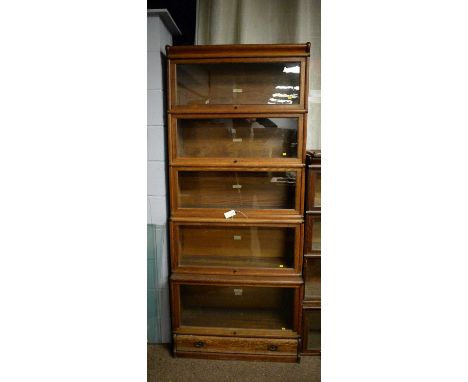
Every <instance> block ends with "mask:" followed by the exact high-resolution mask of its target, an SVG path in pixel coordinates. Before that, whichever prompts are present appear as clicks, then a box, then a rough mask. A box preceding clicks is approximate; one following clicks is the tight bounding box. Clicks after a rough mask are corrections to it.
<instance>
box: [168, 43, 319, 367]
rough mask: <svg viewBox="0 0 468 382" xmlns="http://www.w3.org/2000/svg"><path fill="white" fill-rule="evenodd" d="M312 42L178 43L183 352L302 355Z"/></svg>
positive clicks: (172, 99)
mask: <svg viewBox="0 0 468 382" xmlns="http://www.w3.org/2000/svg"><path fill="white" fill-rule="evenodd" d="M309 51H310V44H291V45H210V46H174V47H167V56H168V125H169V132H168V138H169V165H170V171H169V178H170V207H171V218H170V238H171V241H170V248H171V249H170V252H171V279H170V282H171V315H172V330H173V337H174V344H173V346H174V348H173V349H174V355H175V356H178V357H199V358H217V359H251V360H270V361H284V362H288V361H289V362H294V361H297V360H298V357H299V354H300V352H301V349H302V344H301V333H302V302H303V297H304V281H303V278H302V267H303V242H304V240H303V237H304V187H305V159H306V151H305V138H306V137H305V135H306V121H307V88H308V86H307V85H308V60H309ZM225 214H226V215H225Z"/></svg>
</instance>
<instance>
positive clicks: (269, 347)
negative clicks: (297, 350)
mask: <svg viewBox="0 0 468 382" xmlns="http://www.w3.org/2000/svg"><path fill="white" fill-rule="evenodd" d="M268 350H269V351H277V350H278V346H276V345H268Z"/></svg>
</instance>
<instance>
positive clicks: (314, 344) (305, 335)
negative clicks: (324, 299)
mask: <svg viewBox="0 0 468 382" xmlns="http://www.w3.org/2000/svg"><path fill="white" fill-rule="evenodd" d="M321 181H322V178H321V153H320V151H310V152H308V153H307V183H306V212H305V239H304V261H303V266H304V268H303V274H304V282H305V285H304V301H303V305H302V309H303V310H302V320H303V325H302V340H303V342H302V354H305V355H306V354H309V355H319V354H320V334H321V317H320V302H321V294H320V293H321V286H320V284H321V245H320V243H321V239H320V237H321V203H320V199H321V198H320V193H321Z"/></svg>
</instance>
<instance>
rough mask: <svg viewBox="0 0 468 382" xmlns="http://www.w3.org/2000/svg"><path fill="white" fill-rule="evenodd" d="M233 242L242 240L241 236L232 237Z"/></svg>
mask: <svg viewBox="0 0 468 382" xmlns="http://www.w3.org/2000/svg"><path fill="white" fill-rule="evenodd" d="M234 240H242V236H241V235H234Z"/></svg>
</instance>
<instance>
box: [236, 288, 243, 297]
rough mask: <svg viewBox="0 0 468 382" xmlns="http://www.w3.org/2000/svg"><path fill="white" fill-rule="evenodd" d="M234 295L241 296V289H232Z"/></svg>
mask: <svg viewBox="0 0 468 382" xmlns="http://www.w3.org/2000/svg"><path fill="white" fill-rule="evenodd" d="M234 296H242V289H237V288H235V289H234Z"/></svg>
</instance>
